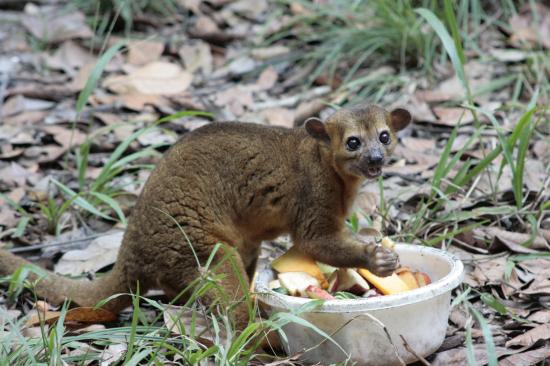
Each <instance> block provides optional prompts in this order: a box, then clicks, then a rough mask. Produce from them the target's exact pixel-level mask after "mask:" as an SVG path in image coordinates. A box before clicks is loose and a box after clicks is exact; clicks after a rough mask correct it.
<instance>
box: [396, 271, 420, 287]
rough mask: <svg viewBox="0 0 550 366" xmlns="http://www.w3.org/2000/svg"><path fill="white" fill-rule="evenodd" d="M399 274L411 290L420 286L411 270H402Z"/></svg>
mask: <svg viewBox="0 0 550 366" xmlns="http://www.w3.org/2000/svg"><path fill="white" fill-rule="evenodd" d="M397 276H399V278H401V279H402V280H403V282H405V283H406V284H407V286H408V287H409V289H410V290H412V289H415V288H418V287H419V286H418V281H417V280H416V277H415V276H414V274H413V273H412V272H411V271H408V270H407V271H401V272H399V273H397Z"/></svg>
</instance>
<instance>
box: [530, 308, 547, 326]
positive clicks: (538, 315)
mask: <svg viewBox="0 0 550 366" xmlns="http://www.w3.org/2000/svg"><path fill="white" fill-rule="evenodd" d="M527 320H530V321H532V322H536V323H541V324H545V323H550V310H548V309H543V310H539V311H537V312H535V313H533V314H531V315H529V317H528V318H527Z"/></svg>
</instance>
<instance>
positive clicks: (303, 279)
mask: <svg viewBox="0 0 550 366" xmlns="http://www.w3.org/2000/svg"><path fill="white" fill-rule="evenodd" d="M279 281H281V285H283V287H284V288H286V289H287V290H288V292H289V294H290V295H292V296H301V297H307V294H306V288H307V287H308V286H316V287H320V284H319V281H318V280H317V279H316V278H315V277H313V276H312V275H310V274H309V273H306V272H284V273H279Z"/></svg>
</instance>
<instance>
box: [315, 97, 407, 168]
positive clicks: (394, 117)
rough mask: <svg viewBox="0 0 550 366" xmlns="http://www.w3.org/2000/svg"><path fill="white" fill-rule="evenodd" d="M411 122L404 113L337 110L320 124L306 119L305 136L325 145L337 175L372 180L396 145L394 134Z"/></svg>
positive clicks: (371, 107) (369, 107)
mask: <svg viewBox="0 0 550 366" xmlns="http://www.w3.org/2000/svg"><path fill="white" fill-rule="evenodd" d="M410 121H411V114H410V113H409V112H408V111H407V110H405V109H395V110H393V111H391V112H388V111H386V110H385V109H383V108H381V107H379V106H376V105H366V106H360V107H356V108H351V109H341V110H339V111H337V112H336V113H334V114H333V115H332V116H330V117H329V118H328V120H327V121H326V122H325V123H323V122H321V121H320V120H318V119H309V120H307V121H306V124H305V127H306V130H307V132H308V133H309V134H310V135H311V136H312V137H314V138H315V139H317V140H319V141H320V142H322V143H323V144H326V145H327V146H328V147H329V148H330V150H331V152H332V154H333V161H334V164H335V167H336V169H338V170H339V172H340V174H344V175H350V176H356V177H366V178H376V177H378V176H379V175H380V174H381V173H382V166H383V165H384V164H385V163H386V162H387V160H388V157H389V156H390V155H391V154H392V152H393V150H394V149H395V145H396V144H397V137H396V133H397V131H400V130H402V129H404V128H405V127H406V126H407V125H408V124H409V123H410Z"/></svg>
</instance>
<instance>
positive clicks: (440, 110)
mask: <svg viewBox="0 0 550 366" xmlns="http://www.w3.org/2000/svg"><path fill="white" fill-rule="evenodd" d="M433 111H434V113H435V115H436V116H437V118H438V119H437V120H436V121H434V123H437V124H441V125H445V126H452V127H454V126H456V125H457V124H458V123H459V122H460V123H461V124H463V125H464V124H467V123H471V122H473V121H474V115H473V114H472V111H470V110H469V109H465V108H459V107H456V108H446V107H435V108H434V109H433Z"/></svg>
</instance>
